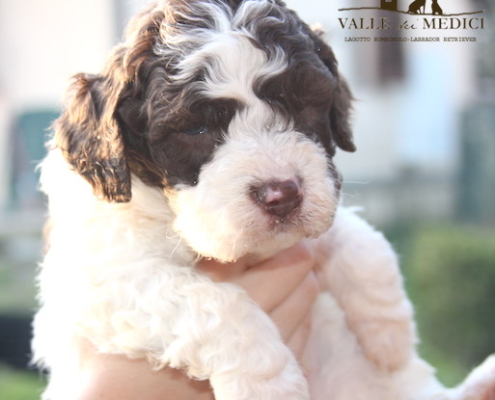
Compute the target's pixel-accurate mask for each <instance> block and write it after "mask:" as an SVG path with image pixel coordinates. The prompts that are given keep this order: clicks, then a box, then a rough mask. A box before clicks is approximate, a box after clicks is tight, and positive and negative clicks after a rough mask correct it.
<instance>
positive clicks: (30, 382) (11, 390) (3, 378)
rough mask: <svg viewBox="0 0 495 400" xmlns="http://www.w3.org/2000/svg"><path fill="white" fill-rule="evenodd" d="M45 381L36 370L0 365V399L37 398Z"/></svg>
mask: <svg viewBox="0 0 495 400" xmlns="http://www.w3.org/2000/svg"><path fill="white" fill-rule="evenodd" d="M45 383H46V382H45V381H44V380H43V379H42V378H41V377H39V376H38V375H37V374H36V373H35V372H20V371H15V370H13V369H10V368H7V367H5V366H2V365H0V400H37V399H39V398H40V396H41V392H42V390H43V388H44V386H45Z"/></svg>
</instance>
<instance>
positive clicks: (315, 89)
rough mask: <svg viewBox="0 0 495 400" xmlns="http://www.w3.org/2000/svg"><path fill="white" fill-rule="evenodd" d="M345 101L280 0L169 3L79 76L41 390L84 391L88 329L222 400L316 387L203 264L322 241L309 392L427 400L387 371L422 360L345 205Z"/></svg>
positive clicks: (398, 294)
mask: <svg viewBox="0 0 495 400" xmlns="http://www.w3.org/2000/svg"><path fill="white" fill-rule="evenodd" d="M350 101H351V95H350V92H349V89H348V87H347V85H346V83H345V81H344V80H343V79H342V77H341V76H340V74H339V72H338V70H337V62H336V60H335V57H334V54H333V52H332V50H331V49H330V48H329V47H328V46H327V45H326V44H324V43H323V41H322V40H321V39H320V37H319V36H318V35H316V34H315V33H313V32H312V31H311V30H310V29H309V28H308V27H307V25H305V24H304V23H303V22H302V21H301V20H300V19H299V18H298V17H297V16H296V14H294V13H293V12H291V11H289V10H288V9H287V8H286V7H285V6H284V4H283V3H282V2H280V1H277V0H257V1H234V0H230V1H228V0H192V1H184V0H164V1H161V2H159V3H153V4H151V5H150V6H149V7H148V8H147V9H146V10H145V11H143V12H142V13H141V14H139V15H138V16H137V17H136V18H135V19H134V20H133V21H132V24H131V26H130V29H129V32H128V35H127V38H126V40H125V42H124V43H122V44H121V45H119V46H118V47H117V48H116V49H115V50H114V52H113V54H112V55H111V56H110V58H109V60H108V63H107V65H106V68H105V69H104V71H103V72H102V73H101V74H99V75H88V74H80V75H77V76H76V77H75V78H74V80H73V83H72V85H71V87H70V89H69V92H68V97H67V102H66V108H65V110H64V111H63V113H62V115H61V117H60V118H59V119H58V120H57V122H56V124H55V132H54V137H53V140H52V141H51V143H50V152H49V155H48V156H47V158H46V159H45V161H44V162H43V164H42V179H41V180H42V189H43V190H44V191H45V192H46V193H47V195H48V198H49V208H50V224H51V229H50V237H49V246H48V251H47V254H46V257H45V259H44V261H43V265H42V269H41V271H40V275H39V285H40V303H41V308H40V310H39V312H38V314H37V316H36V320H35V326H34V328H35V332H34V333H35V337H34V341H33V349H34V358H35V360H36V362H37V363H38V364H40V365H42V366H44V367H46V368H47V369H49V371H50V383H49V385H48V388H47V390H46V392H45V394H44V399H51V400H70V399H71V398H74V397H76V396H77V392H78V387H79V385H81V384H82V383H81V382H82V365H83V364H84V346H85V344H87V343H88V342H89V343H90V344H91V345H92V346H94V347H95V348H96V349H97V350H98V351H100V352H104V353H113V354H123V355H126V356H128V357H134V358H146V359H147V360H149V362H150V365H151V366H153V367H156V368H160V367H163V366H170V367H173V368H180V369H183V370H184V371H185V372H186V373H187V374H189V375H190V376H191V377H194V378H196V379H209V380H210V382H211V385H212V387H213V390H214V393H215V396H216V398H217V399H218V400H234V399H235V400H247V399H256V400H259V399H263V400H304V399H309V396H310V394H309V390H308V382H307V379H306V378H305V377H304V374H303V371H302V370H301V368H300V366H299V365H298V364H297V363H296V361H295V359H294V357H293V355H292V353H291V352H290V350H289V349H288V348H287V347H286V346H285V345H284V343H283V342H282V341H281V339H280V337H279V334H278V332H277V329H276V327H275V326H274V324H273V323H272V322H271V321H270V319H269V318H268V317H267V316H266V315H265V314H264V313H263V312H262V311H261V310H260V309H259V308H258V307H257V306H256V305H255V304H253V302H252V301H250V299H249V298H248V297H247V295H246V293H245V292H244V291H243V290H241V289H240V288H238V287H236V286H234V285H231V284H221V283H220V284H219V283H214V282H212V281H211V280H210V279H208V278H207V277H205V276H203V275H201V274H200V273H199V272H197V271H196V270H195V269H194V265H195V263H196V262H197V260H198V259H199V258H201V257H212V258H215V259H218V260H220V261H232V260H236V259H238V258H240V257H252V259H253V260H257V259H262V258H266V257H269V256H270V255H272V254H273V253H274V252H277V251H279V250H281V249H282V248H285V247H287V246H290V245H291V244H293V243H296V242H297V241H299V240H301V239H303V238H317V237H319V239H314V242H313V244H314V246H315V248H316V249H317V251H318V252H319V256H320V263H321V271H320V272H321V273H320V277H321V281H322V287H323V288H324V290H325V293H324V294H322V299H321V300H320V301H319V302H318V303H317V305H316V306H315V315H314V321H313V326H314V330H313V338H312V340H311V341H310V344H309V346H308V349H307V353H306V356H305V360H306V361H305V362H306V364H305V368H307V371H309V376H310V385H311V393H312V394H311V396H312V398H314V399H316V398H325V399H341V400H343V399H347V398H349V399H351V398H352V399H361V398H362V399H380V400H385V399H389V398H390V399H402V398H404V399H409V398H414V399H415V398H417V397H408V396H409V394H408V395H407V396H405V395H403V394H404V393H402V392H400V390H402V388H403V387H404V385H403V384H402V383H400V384H399V381H398V379H396V378H394V376H396V375H397V373H398V372H397V371H399V372H400V371H402V372H401V373H402V374H406V372H404V371H409V370H411V368H412V367H410V365H411V363H412V362H413V361H412V360H415V356H414V343H415V329H414V323H413V320H412V307H411V306H410V304H409V301H408V299H407V297H406V296H405V293H404V290H403V288H402V280H401V276H400V272H399V269H398V267H397V262H396V257H395V254H394V252H393V251H392V249H391V247H390V246H389V244H388V243H387V242H386V240H385V239H384V238H383V236H382V235H381V234H379V233H377V232H375V231H374V230H373V229H372V228H370V227H369V226H368V225H367V224H366V223H365V222H364V221H362V220H361V219H359V218H358V217H357V216H356V215H355V214H353V213H352V212H350V211H348V210H344V209H342V210H340V211H338V212H337V208H338V207H337V205H338V198H339V192H340V186H341V182H340V178H339V175H338V173H337V172H336V169H335V167H334V165H333V163H332V157H333V155H334V154H335V151H336V148H337V147H339V148H341V149H343V150H346V151H353V150H354V145H353V143H352V138H351V131H350V128H349V121H348V119H349V109H350ZM332 224H333V227H332V228H331V229H330V230H329V228H330V226H332ZM322 302H323V303H325V304H327V303H328V304H327V306H326V307H321V304H323V303H322ZM332 302H333V303H332ZM329 327H330V329H328V328H329ZM320 333H325V335H323V336H321V335H320ZM327 334H328V335H327ZM319 335H320V336H319ZM318 349H319V350H318ZM323 349H325V350H323ZM318 354H320V355H321V354H326V356H325V358H324V359H322V358H321V357H319V356H318ZM420 364H421V363H420ZM421 365H422V364H421ZM413 369H414V368H413ZM322 371H324V372H325V375H324V376H323V377H321V376H320V375H321V373H322ZM430 375H431V376H433V375H432V374H430ZM342 376H345V379H341V377H342ZM320 378H322V379H320ZM428 379H430V378H428ZM431 379H433V378H431ZM356 382H359V385H358V386H356ZM383 382H385V383H383ZM330 383H331V385H329V384H330ZM322 385H323V386H322ZM325 385H326V386H325ZM358 387H359V389H352V388H358ZM356 393H358V394H359V396H357V395H356ZM350 394H353V396H354V397H352V396H351V397H349V396H350ZM401 396H402V397H401ZM425 398H426V397H425Z"/></svg>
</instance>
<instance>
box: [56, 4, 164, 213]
mask: <svg viewBox="0 0 495 400" xmlns="http://www.w3.org/2000/svg"><path fill="white" fill-rule="evenodd" d="M154 7H155V5H154V4H152V5H151V6H150V7H148V8H147V9H145V10H144V11H143V12H141V13H140V14H138V15H137V16H136V17H135V18H134V19H133V20H132V21H131V23H130V28H129V30H128V32H127V41H126V42H125V43H124V44H123V45H121V46H119V47H117V48H116V49H115V51H114V53H113V54H112V55H111V57H110V59H109V61H108V63H107V66H106V68H105V70H104V72H103V73H102V75H90V74H78V75H76V76H75V77H74V79H73V82H72V84H71V86H70V88H69V92H68V94H69V95H68V99H67V102H66V109H65V111H64V112H63V113H62V115H61V116H60V118H59V119H58V120H57V121H56V123H55V143H56V145H57V146H58V147H59V148H61V149H62V151H63V153H64V155H65V157H66V159H67V160H68V161H69V163H70V164H71V165H72V166H73V168H74V169H75V170H76V171H77V172H78V173H79V174H81V175H82V176H83V177H84V178H86V180H87V181H88V182H89V183H90V184H91V185H92V186H93V190H94V193H95V195H96V196H99V197H102V198H104V199H105V200H107V201H109V202H120V203H122V202H128V201H130V199H131V174H130V168H129V165H128V163H127V161H126V157H125V156H126V151H125V150H126V149H125V145H124V142H125V141H124V132H123V127H122V126H121V124H120V123H121V122H122V118H121V116H122V112H121V110H119V108H122V107H123V104H130V103H132V99H139V98H142V97H143V93H142V91H143V90H144V88H143V87H142V85H141V81H142V80H143V79H142V78H140V74H141V73H142V71H141V70H142V66H143V65H144V64H146V63H147V61H148V60H150V59H151V58H152V57H153V46H154V44H155V41H156V39H157V38H158V37H159V27H160V24H161V21H162V19H163V18H164V15H163V12H162V11H156V10H155V8H154ZM140 128H141V130H142V129H144V127H143V126H140Z"/></svg>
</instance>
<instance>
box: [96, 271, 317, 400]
mask: <svg viewBox="0 0 495 400" xmlns="http://www.w3.org/2000/svg"><path fill="white" fill-rule="evenodd" d="M181 269H182V270H187V271H185V272H182V271H181ZM162 270H163V268H162ZM177 270H179V271H177ZM157 271H160V270H159V269H155V275H154V277H153V280H154V281H153V282H149V287H150V288H154V290H144V291H143V290H142V289H141V290H138V288H137V287H136V288H130V287H129V285H124V284H123V285H122V290H125V292H126V295H125V297H127V302H128V304H134V307H133V309H129V310H126V309H117V310H114V311H113V312H112V315H110V316H109V318H108V320H109V321H112V324H113V326H114V327H117V329H114V332H113V337H110V338H102V339H103V340H102V341H101V342H100V343H98V340H93V342H94V343H95V342H96V343H95V344H96V345H97V347H99V349H100V351H104V352H112V353H114V352H117V353H124V354H126V355H128V356H130V357H146V358H147V359H148V360H150V361H151V362H152V363H153V364H154V365H155V366H156V367H162V366H165V365H167V366H171V367H173V368H179V369H183V370H184V371H185V372H186V373H187V374H188V375H190V376H191V377H193V378H196V379H209V380H210V382H211V385H212V387H213V390H214V393H215V398H216V399H217V400H233V399H235V400H253V399H264V400H279V399H284V400H308V399H309V395H308V389H307V382H306V380H305V378H304V376H303V374H302V371H301V369H300V368H299V365H298V364H297V362H296V360H295V358H294V356H293V355H292V353H291V351H290V350H289V349H288V348H287V347H286V346H285V345H284V344H283V342H282V340H281V338H280V335H279V333H278V331H277V328H276V327H275V325H274V324H273V322H272V321H271V320H270V319H269V317H268V316H267V315H266V314H265V313H264V312H263V311H262V310H261V309H260V308H259V307H258V306H257V305H256V304H255V303H254V302H252V301H251V300H250V299H249V298H248V296H247V294H246V293H245V292H244V291H243V290H242V289H240V288H238V287H236V286H234V285H230V284H225V283H220V284H218V283H213V282H212V281H210V280H209V279H207V278H205V277H203V276H200V275H199V274H197V273H195V272H194V271H192V270H190V269H189V268H184V267H175V268H174V270H173V271H174V272H172V270H171V269H169V271H168V274H170V273H173V274H174V276H173V278H172V281H170V277H166V273H165V274H163V275H161V274H160V275H157ZM180 274H182V276H179V275H180ZM160 280H163V281H162V283H163V282H164V281H165V280H169V281H168V282H166V284H164V285H159V283H160ZM161 286H162V289H160V287H161ZM132 295H135V296H136V298H135V299H130V298H129V296H132ZM146 296H150V297H146ZM99 307H101V306H99ZM107 309H108V305H107ZM120 319H121V320H120ZM107 328H108V327H107ZM107 331H108V330H107ZM96 339H98V338H96ZM109 342H110V343H112V346H111V347H110V348H107V347H106V345H105V344H106V343H109Z"/></svg>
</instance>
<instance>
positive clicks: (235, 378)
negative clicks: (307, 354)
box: [210, 362, 309, 400]
mask: <svg viewBox="0 0 495 400" xmlns="http://www.w3.org/2000/svg"><path fill="white" fill-rule="evenodd" d="M210 382H211V385H212V387H213V390H214V394H215V399H216V400H233V399H235V400H258V399H263V400H309V390H308V383H307V381H306V379H305V378H304V376H303V373H302V371H301V369H300V368H299V366H298V365H297V363H295V362H290V363H289V364H288V365H287V366H286V367H285V368H284V369H283V370H282V372H281V373H279V374H276V375H272V374H267V373H264V374H256V375H248V374H247V372H246V371H242V372H239V373H235V374H234V373H232V372H230V373H222V374H215V375H214V376H212V377H211V378H210Z"/></svg>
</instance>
